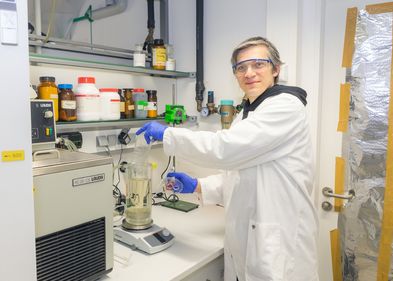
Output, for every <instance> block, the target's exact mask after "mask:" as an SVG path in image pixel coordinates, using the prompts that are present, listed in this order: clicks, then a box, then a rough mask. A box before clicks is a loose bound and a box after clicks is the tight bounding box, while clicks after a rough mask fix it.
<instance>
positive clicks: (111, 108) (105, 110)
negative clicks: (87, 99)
mask: <svg viewBox="0 0 393 281" xmlns="http://www.w3.org/2000/svg"><path fill="white" fill-rule="evenodd" d="M118 91H119V89H115V88H101V89H100V96H101V120H119V119H120V97H119V94H118Z"/></svg>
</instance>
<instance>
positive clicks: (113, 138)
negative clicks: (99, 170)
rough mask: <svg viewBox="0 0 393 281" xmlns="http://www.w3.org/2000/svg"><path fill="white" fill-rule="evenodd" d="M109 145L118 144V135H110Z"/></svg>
mask: <svg viewBox="0 0 393 281" xmlns="http://www.w3.org/2000/svg"><path fill="white" fill-rule="evenodd" d="M108 144H109V146H115V145H116V144H117V135H108Z"/></svg>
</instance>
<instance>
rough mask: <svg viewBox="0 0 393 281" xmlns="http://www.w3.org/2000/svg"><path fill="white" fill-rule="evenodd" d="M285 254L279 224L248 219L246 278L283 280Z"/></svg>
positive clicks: (252, 280)
mask: <svg viewBox="0 0 393 281" xmlns="http://www.w3.org/2000/svg"><path fill="white" fill-rule="evenodd" d="M284 264H285V255H284V254H283V253H282V247H281V234H280V225H279V224H273V223H271V224H267V223H257V222H255V221H250V225H249V229H248V241H247V256H246V270H245V271H246V280H247V281H262V280H263V281H283V280H285V279H284Z"/></svg>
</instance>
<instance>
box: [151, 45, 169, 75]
mask: <svg viewBox="0 0 393 281" xmlns="http://www.w3.org/2000/svg"><path fill="white" fill-rule="evenodd" d="M152 61H153V68H154V69H157V70H165V62H166V48H165V45H164V40H162V39H154V45H153V48H152Z"/></svg>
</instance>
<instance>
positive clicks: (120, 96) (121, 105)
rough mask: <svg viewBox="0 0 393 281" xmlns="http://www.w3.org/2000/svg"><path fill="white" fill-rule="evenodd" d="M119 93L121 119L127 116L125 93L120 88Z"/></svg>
mask: <svg viewBox="0 0 393 281" xmlns="http://www.w3.org/2000/svg"><path fill="white" fill-rule="evenodd" d="M117 93H118V94H119V98H120V119H125V118H126V117H125V113H124V111H125V107H126V106H125V101H126V100H125V99H124V96H123V93H122V91H121V89H119V90H118V91H117Z"/></svg>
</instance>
